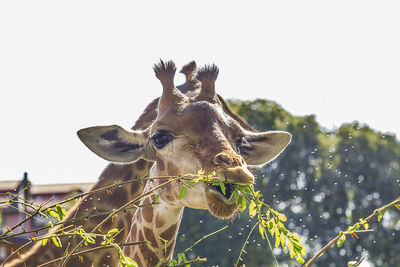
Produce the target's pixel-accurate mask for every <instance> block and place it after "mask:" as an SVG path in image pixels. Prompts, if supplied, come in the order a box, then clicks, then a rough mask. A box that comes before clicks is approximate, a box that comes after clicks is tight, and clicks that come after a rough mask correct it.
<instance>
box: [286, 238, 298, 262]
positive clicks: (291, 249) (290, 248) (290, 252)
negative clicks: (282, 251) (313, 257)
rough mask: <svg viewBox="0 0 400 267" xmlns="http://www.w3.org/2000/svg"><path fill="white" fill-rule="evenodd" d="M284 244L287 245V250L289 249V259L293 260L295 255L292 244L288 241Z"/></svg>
mask: <svg viewBox="0 0 400 267" xmlns="http://www.w3.org/2000/svg"><path fill="white" fill-rule="evenodd" d="M286 244H287V246H288V249H289V255H290V258H291V259H293V257H294V256H296V253H295V252H294V249H293V244H292V242H291V241H290V240H288V242H287V243H286Z"/></svg>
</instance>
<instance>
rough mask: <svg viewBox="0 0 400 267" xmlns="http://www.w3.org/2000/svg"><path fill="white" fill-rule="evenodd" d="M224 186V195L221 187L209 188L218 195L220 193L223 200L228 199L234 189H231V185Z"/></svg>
mask: <svg viewBox="0 0 400 267" xmlns="http://www.w3.org/2000/svg"><path fill="white" fill-rule="evenodd" d="M224 185H225V194H224V193H223V191H222V188H221V186H219V185H211V187H212V188H213V189H214V190H215V191H218V192H219V193H221V195H223V196H224V197H225V198H227V199H230V198H231V196H232V194H233V191H234V189H235V188H234V187H233V185H232V184H224Z"/></svg>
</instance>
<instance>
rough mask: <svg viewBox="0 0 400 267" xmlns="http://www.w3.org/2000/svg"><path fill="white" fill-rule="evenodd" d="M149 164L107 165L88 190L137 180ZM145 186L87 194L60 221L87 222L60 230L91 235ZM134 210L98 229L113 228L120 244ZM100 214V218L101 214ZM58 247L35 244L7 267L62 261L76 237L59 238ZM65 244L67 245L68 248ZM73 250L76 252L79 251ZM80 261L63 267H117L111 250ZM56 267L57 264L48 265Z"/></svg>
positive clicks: (116, 256)
mask: <svg viewBox="0 0 400 267" xmlns="http://www.w3.org/2000/svg"><path fill="white" fill-rule="evenodd" d="M151 165H152V163H150V162H146V161H144V160H139V161H137V162H135V163H133V164H129V165H115V164H110V165H108V166H107V168H106V169H105V170H104V171H103V173H102V174H101V176H100V179H99V181H98V182H97V183H96V184H95V185H94V186H93V188H92V189H91V190H95V189H98V188H102V187H104V186H108V185H112V184H113V183H114V182H117V181H128V180H131V179H135V178H138V177H144V176H146V175H148V173H149V169H150V166H151ZM145 185H146V181H144V180H137V181H134V182H129V183H126V184H124V185H121V186H116V187H112V188H111V189H110V190H108V192H107V191H106V190H102V191H99V192H97V193H93V194H89V195H87V196H85V197H83V198H82V199H81V200H80V201H79V202H78V203H77V204H76V205H75V206H74V207H73V208H72V209H71V210H70V211H69V212H68V214H67V216H66V217H65V218H64V221H67V220H70V219H72V218H80V217H88V215H89V216H90V217H89V218H88V219H87V220H85V219H81V220H77V221H75V222H69V223H65V224H64V225H63V226H64V227H66V226H70V225H73V226H74V227H79V226H82V228H83V229H84V230H85V232H87V233H88V232H90V231H92V230H93V229H94V228H95V227H96V226H97V224H99V223H100V222H101V221H103V220H104V219H105V218H106V217H107V216H108V215H107V213H109V212H111V211H112V210H113V209H118V208H119V207H121V206H122V205H124V204H125V203H127V202H129V201H130V200H132V199H134V198H135V197H137V196H139V195H141V194H142V192H143V189H144V187H145ZM135 212H136V209H134V208H132V209H128V210H126V211H125V212H120V213H118V214H117V216H116V217H114V219H113V220H111V219H110V220H108V221H107V222H106V223H105V224H103V226H102V227H101V231H102V232H103V233H107V232H108V231H109V230H111V229H113V228H118V229H119V230H121V233H120V234H119V235H118V236H116V238H115V242H117V243H118V242H123V241H125V240H126V237H127V235H128V232H129V229H130V224H131V220H132V217H133V215H134V214H135ZM102 213H103V214H102ZM61 227H62V226H61V225H60V226H58V227H55V228H54V229H53V230H51V232H55V231H57V230H59V229H61ZM60 240H61V243H62V247H56V246H55V245H54V244H53V243H52V242H47V244H48V245H47V246H42V244H41V242H37V244H35V245H34V246H33V247H32V249H30V250H29V251H28V252H27V253H25V254H23V255H22V256H21V257H20V258H19V259H17V260H14V261H13V262H11V263H10V264H9V265H6V266H8V267H11V266H37V265H40V264H42V263H45V262H48V261H50V260H53V259H56V258H59V257H62V256H63V254H64V252H65V249H66V248H67V247H69V248H70V250H71V249H72V248H73V247H75V246H76V245H77V244H78V243H79V242H80V240H81V238H80V237H77V236H72V237H69V236H61V237H60ZM101 242H102V239H101V238H97V239H96V244H93V245H91V244H89V246H83V247H81V249H79V250H86V249H89V248H91V247H96V246H99V244H100V243H101ZM68 244H69V245H68ZM79 250H77V251H79ZM82 257H83V261H81V260H80V259H79V258H78V257H72V258H71V260H70V261H69V262H68V263H67V266H92V264H93V265H94V266H118V262H119V254H118V252H117V251H116V250H115V249H103V250H98V251H95V252H92V253H87V254H83V255H82ZM49 266H58V264H54V265H49Z"/></svg>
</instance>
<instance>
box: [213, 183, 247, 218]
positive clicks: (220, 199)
mask: <svg viewBox="0 0 400 267" xmlns="http://www.w3.org/2000/svg"><path fill="white" fill-rule="evenodd" d="M206 197H207V203H208V210H209V211H210V213H211V214H212V215H214V216H215V217H218V218H230V217H232V216H233V215H234V214H235V212H236V210H237V209H238V207H239V203H237V204H236V203H235V199H234V198H232V199H231V200H229V199H228V198H226V197H225V196H224V195H223V194H221V193H220V192H219V191H218V190H217V189H215V188H214V187H213V186H210V185H207V187H206Z"/></svg>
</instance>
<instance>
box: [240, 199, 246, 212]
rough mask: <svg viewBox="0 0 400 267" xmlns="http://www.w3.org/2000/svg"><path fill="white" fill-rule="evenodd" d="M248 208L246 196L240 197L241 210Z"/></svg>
mask: <svg viewBox="0 0 400 267" xmlns="http://www.w3.org/2000/svg"><path fill="white" fill-rule="evenodd" d="M245 209H246V198H245V197H244V196H242V198H241V199H240V212H242V211H244V210H245Z"/></svg>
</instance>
